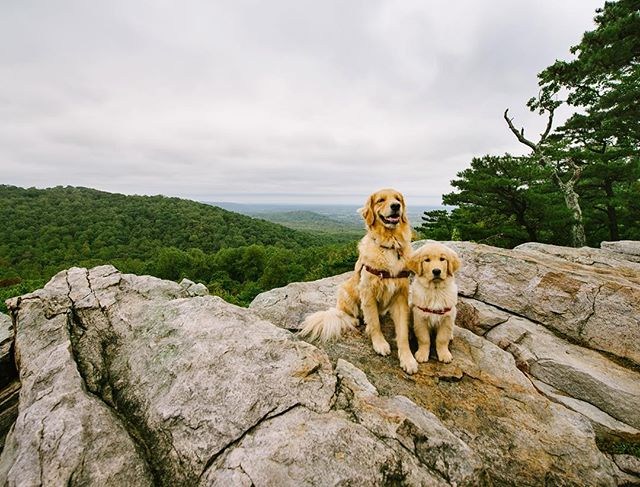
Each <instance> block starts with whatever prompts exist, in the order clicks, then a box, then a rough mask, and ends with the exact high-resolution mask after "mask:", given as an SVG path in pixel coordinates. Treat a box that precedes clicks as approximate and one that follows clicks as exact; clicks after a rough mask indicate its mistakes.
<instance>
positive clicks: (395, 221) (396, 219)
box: [386, 216, 400, 223]
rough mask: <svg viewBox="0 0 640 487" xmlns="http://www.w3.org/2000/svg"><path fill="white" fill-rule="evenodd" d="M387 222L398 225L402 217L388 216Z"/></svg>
mask: <svg viewBox="0 0 640 487" xmlns="http://www.w3.org/2000/svg"><path fill="white" fill-rule="evenodd" d="M386 220H387V221H388V222H391V223H398V222H399V221H400V217H399V216H388V217H387V218H386Z"/></svg>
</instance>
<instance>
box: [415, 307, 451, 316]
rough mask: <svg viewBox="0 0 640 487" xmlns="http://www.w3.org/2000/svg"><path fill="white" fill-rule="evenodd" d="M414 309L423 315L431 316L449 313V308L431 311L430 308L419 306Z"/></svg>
mask: <svg viewBox="0 0 640 487" xmlns="http://www.w3.org/2000/svg"><path fill="white" fill-rule="evenodd" d="M416 308H418V309H419V310H420V311H422V312H423V313H431V314H434V315H443V314H446V313H448V312H449V311H451V308H444V309H431V308H421V307H420V306H416Z"/></svg>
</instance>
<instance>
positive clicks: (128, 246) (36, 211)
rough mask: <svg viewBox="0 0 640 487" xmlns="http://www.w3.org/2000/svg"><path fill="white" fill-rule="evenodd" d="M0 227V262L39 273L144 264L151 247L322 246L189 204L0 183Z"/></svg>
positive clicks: (247, 219)
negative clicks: (79, 264) (89, 263)
mask: <svg viewBox="0 0 640 487" xmlns="http://www.w3.org/2000/svg"><path fill="white" fill-rule="evenodd" d="M0 228H2V231H1V232H0V258H2V259H4V261H5V262H7V261H8V263H9V265H18V266H23V265H27V266H28V267H40V268H42V267H44V266H48V265H52V264H53V265H55V264H59V263H63V262H69V263H72V261H74V260H79V259H81V258H83V257H84V258H89V257H93V258H114V257H122V258H124V257H129V258H142V259H144V258H146V257H148V256H149V255H150V254H151V253H152V252H153V250H154V249H156V248H158V247H176V248H179V249H184V250H187V249H189V248H199V249H202V250H205V251H210V252H212V251H216V250H218V249H220V248H223V247H239V246H242V245H251V244H263V245H279V246H283V247H289V248H292V247H297V246H300V245H314V244H321V243H324V241H323V240H322V239H320V238H318V237H314V236H312V235H309V234H305V233H301V232H297V231H292V230H290V229H288V228H284V227H282V226H280V225H275V224H273V223H270V222H267V221H264V220H258V219H255V218H250V217H247V216H245V215H240V214H238V213H233V212H230V211H227V210H224V209H222V208H216V207H212V206H210V205H207V204H202V203H197V202H195V201H190V200H183V199H179V198H168V197H165V196H126V195H122V194H115V193H107V192H103V191H97V190H95V189H89V188H79V187H56V188H50V189H34V188H30V189H23V188H18V187H14V186H5V185H2V186H0ZM36 249H37V250H38V251H37V252H35V251H34V250H36ZM25 260H28V261H29V263H28V264H27V263H25V262H24V261H25Z"/></svg>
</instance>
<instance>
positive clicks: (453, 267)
mask: <svg viewBox="0 0 640 487" xmlns="http://www.w3.org/2000/svg"><path fill="white" fill-rule="evenodd" d="M447 261H448V262H447V273H448V274H449V275H450V276H453V275H454V274H455V273H456V271H457V270H458V269H460V266H461V265H462V261H461V260H460V257H458V254H456V253H455V251H453V250H452V249H448V252H447Z"/></svg>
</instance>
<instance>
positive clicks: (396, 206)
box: [391, 203, 400, 211]
mask: <svg viewBox="0 0 640 487" xmlns="http://www.w3.org/2000/svg"><path fill="white" fill-rule="evenodd" d="M391 209H392V210H393V211H398V210H400V203H393V204H392V205H391Z"/></svg>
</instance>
